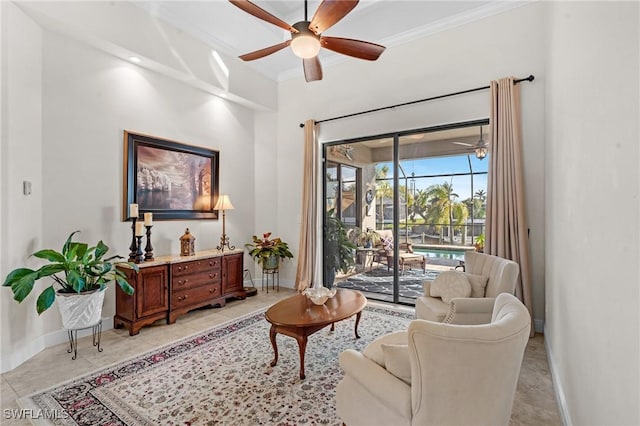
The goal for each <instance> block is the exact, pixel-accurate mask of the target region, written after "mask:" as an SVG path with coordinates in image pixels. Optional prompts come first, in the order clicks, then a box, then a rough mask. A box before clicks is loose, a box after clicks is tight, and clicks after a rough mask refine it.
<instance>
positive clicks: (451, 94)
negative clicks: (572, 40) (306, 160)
mask: <svg viewBox="0 0 640 426" xmlns="http://www.w3.org/2000/svg"><path fill="white" fill-rule="evenodd" d="M534 78H535V77H534V76H533V74H531V75H529V77H525V78H520V79H518V80H514V81H513V84H518V83H520V82H523V81H533V80H534ZM489 87H491V86H483V87H476V88H475V89H468V90H462V91H460V92H453V93H447V94H446V95H438V96H432V97H430V98H425V99H418V100H416V101H410V102H404V103H401V104H396V105H389V106H386V107H381V108H374V109H369V110H367V111H360V112H354V113H353V114H347V115H341V116H339V117H333V118H325V119H324V120H318V121H316V122H315V123H316V124H320V123H326V122H327V121H334V120H341V119H343V118H350V117H355V116H357V115H363V114H369V113H372V112H378V111H383V110H385V109H393V108H397V107H401V106H407V105H413V104H418V103H421V102H427V101H433V100H436V99H442V98H448V97H450V96H456V95H464V94H465V93H471V92H478V91H480V90H486V89H488V88H489ZM300 127H304V123H300Z"/></svg>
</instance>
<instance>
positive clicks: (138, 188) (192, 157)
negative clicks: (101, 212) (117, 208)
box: [122, 130, 220, 220]
mask: <svg viewBox="0 0 640 426" xmlns="http://www.w3.org/2000/svg"><path fill="white" fill-rule="evenodd" d="M219 162H220V153H219V152H218V151H214V150H211V149H208V148H201V147H195V146H190V145H185V144H182V143H179V142H174V141H169V140H165V139H159V138H156V137H153V136H147V135H141V134H137V133H132V132H129V131H127V130H125V131H124V200H123V201H124V202H123V206H122V211H123V218H124V220H129V219H130V217H129V205H130V204H134V203H136V204H138V210H139V217H142V216H143V214H144V213H146V212H151V213H153V219H154V220H156V219H157V220H174V219H218V212H217V211H216V210H214V209H213V206H215V202H216V200H217V198H218V176H219V174H218V173H219Z"/></svg>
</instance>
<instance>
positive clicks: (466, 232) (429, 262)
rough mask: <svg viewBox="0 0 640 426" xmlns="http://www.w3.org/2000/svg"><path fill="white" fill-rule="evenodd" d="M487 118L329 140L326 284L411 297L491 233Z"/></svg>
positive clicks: (378, 295) (376, 295) (407, 300)
mask: <svg viewBox="0 0 640 426" xmlns="http://www.w3.org/2000/svg"><path fill="white" fill-rule="evenodd" d="M486 124H488V120H479V121H473V122H467V123H458V124H454V125H447V126H438V127H434V128H427V129H419V130H415V131H410V132H398V133H394V134H389V135H382V136H377V137H369V138H361V139H352V140H346V141H338V142H333V143H328V144H325V146H324V150H323V155H324V165H325V168H324V172H325V173H324V176H325V180H324V188H323V190H324V197H325V218H324V241H323V242H324V246H323V250H324V263H325V264H324V267H325V271H324V273H325V285H336V286H338V287H344V288H352V289H357V290H360V291H362V292H364V293H365V295H366V296H367V297H369V298H372V299H377V300H385V301H391V302H394V303H403V304H414V303H415V299H416V298H417V297H419V296H420V295H421V294H422V282H423V281H424V280H425V279H433V278H435V277H436V276H437V274H438V273H440V272H441V271H442V270H446V269H451V268H455V267H456V266H458V265H459V264H460V262H461V260H462V259H463V258H464V251H466V250H473V249H474V245H475V244H477V243H478V242H479V241H481V240H482V235H483V232H484V229H483V226H484V222H483V218H484V203H485V202H486V174H487V164H488V160H487V159H484V160H481V159H478V158H477V157H476V155H475V148H476V146H477V142H478V140H479V138H482V136H481V132H482V130H481V129H482V128H484V129H485V131H486V129H487V126H486ZM486 137H487V136H486V133H484V138H485V139H486Z"/></svg>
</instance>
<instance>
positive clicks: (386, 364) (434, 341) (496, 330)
mask: <svg viewBox="0 0 640 426" xmlns="http://www.w3.org/2000/svg"><path fill="white" fill-rule="evenodd" d="M474 302H475V303H480V305H482V306H486V304H485V303H483V300H481V299H475V300H472V301H471V304H473V303H474ZM478 309H479V308H478ZM489 313H490V315H491V321H490V323H488V324H479V325H456V324H448V323H437V322H432V321H426V320H414V321H412V322H411V324H410V325H409V329H408V331H400V332H396V333H391V334H387V335H385V336H382V337H379V338H378V339H376V340H374V341H373V342H371V343H370V344H369V345H368V346H367V347H366V348H365V349H364V351H363V352H362V353H360V352H357V351H355V350H353V349H348V350H346V351H344V352H342V353H341V354H340V366H341V367H342V369H343V370H344V372H345V376H344V378H343V379H342V380H341V381H340V383H339V384H338V388H337V395H336V408H337V413H338V416H339V417H340V419H341V420H342V421H343V422H344V424H346V425H347V426H357V425H367V426H374V425H507V424H509V419H510V417H511V409H512V406H513V398H514V395H515V391H516V385H517V382H518V377H519V374H520V367H521V365H522V358H523V355H524V350H525V347H526V345H527V341H528V339H529V330H530V326H531V318H530V316H529V312H528V311H527V309H526V307H525V306H524V305H523V304H522V303H521V302H520V301H519V300H518V299H517V298H515V297H514V296H512V295H510V294H500V295H498V297H497V298H496V299H495V301H494V304H493V305H492V306H491V307H490V308H489ZM452 320H453V322H456V321H455V318H452Z"/></svg>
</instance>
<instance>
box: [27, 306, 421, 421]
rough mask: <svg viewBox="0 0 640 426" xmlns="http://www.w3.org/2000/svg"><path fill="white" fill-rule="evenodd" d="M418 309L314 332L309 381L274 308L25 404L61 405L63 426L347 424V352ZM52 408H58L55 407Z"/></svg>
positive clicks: (382, 311) (381, 309) (383, 310)
mask: <svg viewBox="0 0 640 426" xmlns="http://www.w3.org/2000/svg"><path fill="white" fill-rule="evenodd" d="M413 318H414V315H413V313H408V312H406V311H397V310H392V309H390V308H388V307H385V306H381V305H373V304H369V305H368V306H367V307H366V308H365V310H364V311H363V313H362V318H361V320H360V325H359V327H358V332H359V334H360V336H361V338H360V339H355V336H354V325H355V319H354V318H350V319H348V320H345V321H342V322H340V323H337V324H336V329H335V331H334V332H330V329H329V327H327V328H325V329H323V330H321V331H318V332H317V333H315V334H313V335H311V336H310V337H309V341H308V344H307V351H306V357H305V373H306V379H305V380H300V378H299V377H298V371H299V358H298V346H297V343H296V341H295V340H294V339H292V338H290V337H287V336H282V335H278V337H277V340H278V352H279V359H278V364H277V365H276V366H275V367H271V366H270V365H269V364H270V362H271V360H272V359H273V349H272V347H271V343H270V341H269V326H270V325H269V324H268V323H267V321H266V320H265V319H264V309H263V310H260V311H257V312H254V313H252V314H249V315H246V316H244V317H242V318H238V319H236V320H233V321H230V322H228V323H225V324H222V325H220V326H217V327H215V328H213V329H211V330H210V331H208V332H206V333H204V334H200V335H197V336H192V337H190V338H186V339H184V340H181V341H178V342H176V343H174V344H171V345H169V346H165V347H163V348H160V349H157V350H154V351H151V352H148V353H146V354H144V355H141V356H139V357H136V358H134V359H131V360H129V361H125V362H121V363H119V364H116V365H114V366H111V367H109V368H106V369H103V370H101V371H98V372H95V373H93V374H90V375H87V376H84V377H81V378H78V379H76V380H73V381H71V382H68V383H65V384H62V385H58V386H55V387H53V388H51V389H49V390H47V391H43V392H39V393H37V394H34V395H31V396H29V397H25V398H22V399H21V400H20V404H21V405H22V406H23V407H24V408H32V409H34V410H43V411H44V410H56V412H57V413H62V412H63V413H64V415H57V416H56V417H57V419H55V420H53V421H52V423H53V424H59V425H214V424H225V425H246V424H256V425H257V424H262V425H264V424H278V425H287V424H330V425H333V424H336V425H339V424H341V422H340V420H339V419H338V417H337V416H336V412H335V389H336V385H337V384H338V381H339V380H340V379H341V378H342V375H343V373H342V370H341V369H340V366H339V364H338V355H339V354H340V352H342V351H343V350H345V349H347V348H353V349H356V350H362V349H363V348H364V346H365V345H366V344H368V343H369V342H370V341H372V340H373V339H374V338H375V337H377V336H379V335H382V334H385V333H389V332H392V331H396V330H403V329H406V328H407V326H408V323H409V321H410V320H411V319H413ZM49 412H52V411H49Z"/></svg>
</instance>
